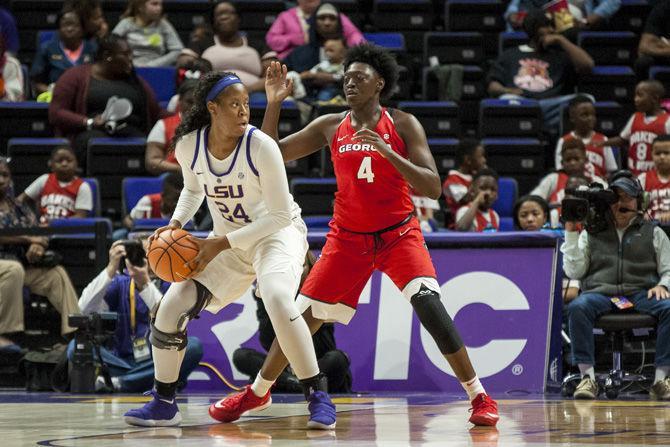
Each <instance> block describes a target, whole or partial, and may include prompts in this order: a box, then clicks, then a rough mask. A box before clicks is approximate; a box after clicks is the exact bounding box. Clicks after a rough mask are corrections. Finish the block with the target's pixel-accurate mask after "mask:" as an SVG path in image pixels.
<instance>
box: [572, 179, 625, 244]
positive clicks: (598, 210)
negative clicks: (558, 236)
mask: <svg viewBox="0 0 670 447" xmlns="http://www.w3.org/2000/svg"><path fill="white" fill-rule="evenodd" d="M565 193H566V194H568V195H570V196H572V197H568V198H565V199H563V201H562V202H561V220H562V221H563V222H568V221H575V222H584V227H585V228H586V231H588V232H589V233H599V232H601V231H603V230H605V229H606V228H607V222H608V218H609V214H608V213H609V210H610V205H612V204H614V203H616V202H617V201H618V197H617V195H616V193H615V192H614V191H612V190H609V189H604V188H603V186H602V185H601V184H600V183H591V184H590V185H589V186H580V187H578V188H568V189H566V190H565Z"/></svg>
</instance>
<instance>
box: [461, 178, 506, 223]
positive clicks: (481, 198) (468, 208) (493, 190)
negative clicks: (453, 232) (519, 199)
mask: <svg viewBox="0 0 670 447" xmlns="http://www.w3.org/2000/svg"><path fill="white" fill-rule="evenodd" d="M470 195H471V197H474V199H473V200H472V202H470V203H468V204H467V205H463V206H462V207H460V208H459V210H458V212H457V213H456V229H457V230H458V231H476V232H482V231H491V230H492V231H497V230H498V229H499V228H500V217H499V216H498V213H496V212H495V210H493V209H492V208H491V206H492V205H493V203H494V202H495V201H496V200H497V199H498V174H497V173H496V172H495V171H494V170H493V169H490V168H482V169H480V170H479V171H478V172H477V173H476V174H475V175H474V177H473V179H472V185H471V187H470Z"/></svg>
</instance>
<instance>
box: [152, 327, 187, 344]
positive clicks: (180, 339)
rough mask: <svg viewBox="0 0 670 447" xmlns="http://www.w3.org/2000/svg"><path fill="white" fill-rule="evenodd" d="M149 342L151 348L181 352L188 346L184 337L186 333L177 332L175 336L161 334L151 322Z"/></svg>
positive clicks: (165, 333)
mask: <svg viewBox="0 0 670 447" xmlns="http://www.w3.org/2000/svg"><path fill="white" fill-rule="evenodd" d="M149 342H150V343H151V346H155V347H157V348H158V349H167V350H170V351H182V350H184V349H185V348H186V345H187V344H188V337H187V336H186V331H181V332H177V333H176V334H168V333H167V332H163V331H161V330H159V329H158V328H157V327H156V326H155V325H154V322H153V321H152V322H151V334H150V335H149Z"/></svg>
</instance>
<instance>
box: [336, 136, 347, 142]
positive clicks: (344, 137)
mask: <svg viewBox="0 0 670 447" xmlns="http://www.w3.org/2000/svg"><path fill="white" fill-rule="evenodd" d="M348 136H349V135H345V136H343V137H342V138H338V139H337V142H338V143H339V142H340V141H342V140H344V139H346V138H347V137H348Z"/></svg>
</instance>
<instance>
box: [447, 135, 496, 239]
mask: <svg viewBox="0 0 670 447" xmlns="http://www.w3.org/2000/svg"><path fill="white" fill-rule="evenodd" d="M456 163H457V165H458V169H452V170H450V171H449V173H448V174H447V178H446V180H445V181H444V183H443V184H442V192H443V193H444V197H445V199H446V202H447V212H448V213H449V214H448V216H447V218H446V219H445V220H446V222H445V224H446V226H447V228H452V227H453V226H454V224H455V218H456V212H457V211H458V209H459V208H460V207H461V206H463V205H465V204H466V203H467V201H468V190H469V189H470V184H471V183H472V176H473V175H475V174H476V173H477V172H478V171H479V170H480V169H482V168H484V167H486V154H485V152H484V146H482V144H481V143H480V142H479V140H476V139H474V138H462V139H461V140H460V141H459V142H458V147H457V148H456Z"/></svg>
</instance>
